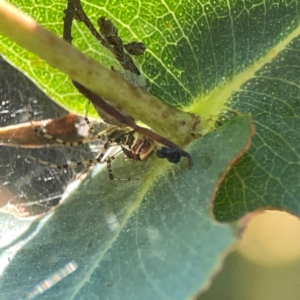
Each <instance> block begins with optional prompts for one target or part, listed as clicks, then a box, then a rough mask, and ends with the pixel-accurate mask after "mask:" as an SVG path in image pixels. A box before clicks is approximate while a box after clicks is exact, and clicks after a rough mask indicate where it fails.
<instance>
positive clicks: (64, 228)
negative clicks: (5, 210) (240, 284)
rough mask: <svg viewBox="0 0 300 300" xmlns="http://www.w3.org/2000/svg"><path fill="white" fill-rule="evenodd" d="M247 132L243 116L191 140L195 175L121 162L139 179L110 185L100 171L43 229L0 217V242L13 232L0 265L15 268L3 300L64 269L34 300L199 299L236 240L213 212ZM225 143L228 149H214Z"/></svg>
mask: <svg viewBox="0 0 300 300" xmlns="http://www.w3.org/2000/svg"><path fill="white" fill-rule="evenodd" d="M251 132H252V122H251V118H250V117H249V116H247V115H245V116H240V117H238V118H236V119H234V120H232V121H230V122H229V123H228V124H227V125H225V126H223V127H222V128H220V129H219V130H217V131H215V132H213V133H211V134H209V135H207V136H205V137H204V138H202V139H199V140H197V141H195V142H194V143H192V144H191V145H190V146H189V147H188V149H187V150H188V151H189V152H190V153H191V155H192V156H193V159H194V165H193V167H192V168H191V169H187V168H186V161H182V162H181V163H180V164H179V165H171V164H169V163H167V162H164V161H162V160H160V159H158V158H155V157H153V158H151V159H149V160H147V161H145V162H140V163H137V162H135V161H133V162H131V163H130V162H124V160H123V159H122V158H121V157H119V159H118V160H117V162H116V163H115V164H114V172H115V174H117V175H118V176H120V177H121V178H126V177H128V176H130V177H136V176H139V177H140V178H143V180H137V181H134V180H133V181H128V182H115V181H110V180H108V176H107V175H108V174H107V170H106V168H105V169H103V168H102V171H101V172H98V173H97V172H93V174H92V176H91V177H89V178H88V179H87V180H86V181H85V182H84V183H83V184H81V185H80V188H79V189H76V190H75V191H74V192H73V193H72V194H71V195H70V197H69V198H68V199H67V200H66V201H65V202H64V203H63V204H61V206H60V207H59V209H56V210H55V211H53V212H52V213H50V214H48V216H47V217H46V218H43V219H41V220H40V222H33V223H31V224H30V223H29V222H28V220H27V219H25V220H23V221H21V220H18V219H16V217H13V216H8V215H6V214H2V215H0V217H1V224H2V225H1V230H4V232H2V233H1V234H2V235H5V232H6V231H7V230H8V227H9V224H14V231H15V233H16V234H15V236H14V238H13V235H11V239H10V241H7V240H5V246H4V244H3V242H4V241H2V251H3V253H2V256H1V258H2V259H3V260H5V259H6V258H7V256H10V260H11V263H10V265H9V266H8V267H7V268H6V270H5V273H4V275H5V276H3V277H2V280H1V295H2V297H4V299H14V298H18V297H19V296H20V295H22V296H24V295H25V296H26V297H29V296H28V295H31V294H30V293H33V291H34V289H35V285H36V284H38V283H39V282H41V281H42V280H43V279H45V278H46V277H47V276H49V274H53V273H55V272H57V271H59V269H60V268H63V267H64V266H65V265H66V264H67V263H68V262H70V261H75V262H76V263H77V265H78V269H77V270H76V271H74V273H73V274H72V275H69V276H68V277H67V278H65V279H64V280H62V281H61V282H60V283H59V284H57V285H56V286H54V287H53V288H52V289H50V290H49V291H48V292H47V293H45V294H43V295H42V296H41V297H40V299H46V298H47V299H49V298H50V299H54V298H56V299H81V298H85V299H92V298H93V297H96V298H98V297H99V295H101V298H111V299H120V298H122V299H141V298H143V299H163V298H171V299H183V298H186V297H188V296H190V295H192V294H196V293H197V292H198V291H199V289H203V288H204V287H205V286H206V284H207V281H208V277H209V275H212V274H213V271H214V270H215V269H216V267H217V266H218V265H219V262H220V260H221V258H222V256H223V252H224V251H226V250H227V249H228V248H229V247H230V246H231V245H232V243H233V242H234V241H235V239H236V235H235V233H234V231H233V230H232V228H231V226H230V225H221V224H218V223H217V222H216V221H214V220H213V219H212V218H211V216H210V210H211V204H212V199H213V196H214V190H215V186H216V185H217V183H218V182H219V180H220V179H221V177H222V175H223V174H224V172H226V171H227V169H228V167H229V166H230V164H231V163H232V161H233V160H234V159H236V158H237V157H238V156H240V154H241V153H242V152H243V151H244V150H245V148H246V147H247V146H248V144H249V136H250V135H251ZM224 143H227V144H228V145H229V147H227V148H226V149H222V148H221V147H219V145H222V144H224ZM17 242H18V243H17ZM24 244H25V245H24ZM20 246H22V250H21V251H19V252H17V253H16V254H15V256H14V257H13V255H14V252H13V250H14V248H15V247H17V248H18V247H20ZM16 273H17V274H18V278H17V280H12V278H14V277H15V274H16ZM50 281H51V280H50ZM52 281H53V280H52Z"/></svg>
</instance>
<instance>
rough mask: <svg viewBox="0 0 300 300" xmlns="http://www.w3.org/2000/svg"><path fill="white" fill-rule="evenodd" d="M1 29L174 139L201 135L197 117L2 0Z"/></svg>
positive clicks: (180, 143) (52, 63)
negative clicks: (107, 65) (84, 52)
mask: <svg viewBox="0 0 300 300" xmlns="http://www.w3.org/2000/svg"><path fill="white" fill-rule="evenodd" d="M0 32H1V33H2V34H4V35H6V36H8V37H9V38H10V39H12V40H13V41H15V42H16V43H17V44H19V45H20V46H22V47H24V48H26V49H27V50H29V51H31V52H34V53H35V54H37V55H38V56H39V57H41V58H42V59H44V60H45V61H46V62H47V63H48V64H49V65H51V66H52V67H54V68H57V69H58V70H60V71H61V72H63V73H65V74H67V75H68V76H70V77H71V78H72V79H73V80H75V81H77V82H79V83H80V84H81V85H83V86H85V87H86V88H88V89H89V90H91V91H92V92H94V93H95V94H97V95H100V96H102V97H103V98H105V99H107V100H109V101H110V102H111V103H113V104H114V105H115V106H116V107H118V108H122V109H123V110H124V111H126V112H128V113H129V114H131V115H132V116H133V117H134V118H136V119H137V120H141V121H142V122H144V123H145V124H147V125H148V126H150V127H151V128H152V129H153V130H154V131H156V132H157V133H159V134H161V135H163V136H164V137H166V138H168V139H171V140H172V141H173V142H175V143H177V144H179V145H181V146H182V145H185V144H186V143H188V142H189V141H191V140H192V138H193V136H195V135H196V136H197V135H199V134H201V131H202V129H203V128H202V126H201V123H200V125H199V124H198V117H197V116H195V115H194V114H190V113H186V112H182V111H180V110H177V109H176V108H174V107H172V106H170V105H168V104H166V103H164V102H163V101H161V100H159V99H158V98H156V97H155V96H153V95H151V94H149V93H148V92H146V91H145V90H144V89H142V88H141V87H137V86H135V85H133V84H131V83H130V82H128V81H126V80H125V79H124V78H123V77H122V76H121V75H119V74H118V73H116V72H115V71H112V70H110V69H108V68H106V67H104V66H102V65H101V64H100V63H98V62H97V61H96V60H94V59H92V58H90V57H88V56H86V55H84V54H83V53H82V52H80V51H79V50H77V49H76V48H74V47H73V46H71V45H70V44H68V43H67V42H65V41H64V40H63V39H61V38H59V37H57V36H56V35H54V34H53V33H52V32H50V31H48V30H46V29H45V28H43V27H41V26H40V25H38V24H37V23H36V22H35V20H33V19H32V18H31V17H30V16H28V15H26V14H24V13H23V12H21V11H20V10H18V9H17V8H16V7H14V6H12V5H11V4H8V3H6V2H5V1H3V0H0Z"/></svg>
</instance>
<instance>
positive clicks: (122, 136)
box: [20, 93, 181, 181]
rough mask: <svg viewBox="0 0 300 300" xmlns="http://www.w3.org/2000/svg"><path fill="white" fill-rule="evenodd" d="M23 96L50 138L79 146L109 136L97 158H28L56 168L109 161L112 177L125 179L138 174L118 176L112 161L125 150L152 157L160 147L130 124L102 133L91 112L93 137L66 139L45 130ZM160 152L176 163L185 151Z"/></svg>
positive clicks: (134, 155) (41, 132) (42, 133)
mask: <svg viewBox="0 0 300 300" xmlns="http://www.w3.org/2000/svg"><path fill="white" fill-rule="evenodd" d="M20 98H21V100H22V102H23V105H24V107H25V109H26V111H27V114H28V118H29V121H30V123H31V126H32V127H33V130H34V132H35V133H36V134H37V135H40V136H43V137H45V138H46V139H49V140H52V141H55V142H57V143H59V144H62V145H65V146H68V147H76V146H79V145H83V144H86V143H90V142H93V141H95V140H99V139H100V140H104V139H106V140H107V141H106V143H105V144H104V145H103V149H102V151H101V152H100V154H99V155H98V157H96V158H95V159H90V160H84V161H78V162H72V163H68V164H61V165H57V164H53V163H50V162H47V161H44V160H41V159H38V158H35V157H33V156H30V155H28V156H27V157H28V158H30V159H32V160H35V161H37V162H39V163H42V164H44V165H48V166H50V167H52V168H56V169H60V170H63V169H68V168H70V167H76V166H81V165H86V166H91V165H96V164H106V166H107V169H108V173H109V179H110V180H124V181H128V180H136V179H138V178H116V177H115V176H114V174H113V171H112V166H111V163H112V161H113V160H114V159H115V158H116V157H117V156H118V155H119V154H121V153H124V154H125V156H126V157H128V158H129V159H133V160H140V161H143V160H146V159H147V158H149V157H150V155H151V154H152V153H153V152H154V151H155V150H156V146H157V143H156V142H155V141H153V140H152V139H150V138H148V137H146V136H143V135H141V134H140V133H138V132H136V131H135V130H133V129H132V128H130V127H129V126H109V127H108V128H107V129H105V130H103V131H101V132H100V133H97V132H96V131H95V130H94V128H93V126H92V125H91V123H90V121H89V119H88V118H87V115H86V117H85V121H86V123H87V124H88V126H89V128H90V130H91V132H92V137H88V138H85V139H82V140H77V141H74V142H71V141H65V140H63V139H60V138H56V137H54V136H52V135H50V134H48V133H47V132H45V131H44V130H43V128H42V127H40V126H35V125H34V121H33V120H32V117H31V114H30V112H29V111H28V108H27V106H26V104H25V103H24V100H23V97H22V94H21V93H20ZM110 149H111V150H112V154H110V153H109V150H110ZM174 152H175V153H174ZM157 156H158V157H160V158H167V159H168V161H170V162H173V163H177V162H179V160H180V158H181V155H180V154H178V153H177V152H176V151H175V150H172V149H169V148H166V147H163V148H162V149H160V150H157Z"/></svg>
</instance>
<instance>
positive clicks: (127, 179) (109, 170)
mask: <svg viewBox="0 0 300 300" xmlns="http://www.w3.org/2000/svg"><path fill="white" fill-rule="evenodd" d="M114 159H115V157H114V156H111V157H108V158H107V159H105V162H106V167H107V170H108V176H109V179H110V180H115V181H130V180H139V178H130V177H128V178H115V175H114V173H113V170H112V166H111V162H112V161H113V160H114Z"/></svg>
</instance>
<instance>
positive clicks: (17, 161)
mask: <svg viewBox="0 0 300 300" xmlns="http://www.w3.org/2000/svg"><path fill="white" fill-rule="evenodd" d="M0 91H1V101H0V126H1V127H2V128H3V127H5V126H9V125H17V124H20V123H24V122H28V121H29V119H28V113H27V111H26V108H24V105H23V104H22V102H21V100H20V94H19V92H21V93H22V97H23V98H24V100H25V101H26V103H28V107H29V110H30V113H32V116H33V118H34V120H45V119H50V118H51V119H53V118H55V119H56V118H59V117H62V116H64V115H66V114H67V113H68V112H67V111H66V110H65V109H64V108H62V107H60V106H59V105H58V104H56V103H54V102H53V101H51V100H50V99H49V98H48V97H47V96H46V95H45V94H44V93H43V92H41V91H40V90H39V89H38V88H37V87H36V86H35V85H34V84H33V83H32V82H31V81H30V80H29V79H28V78H26V77H25V76H24V75H23V74H22V73H20V72H18V71H17V70H16V69H14V68H13V67H12V66H10V65H9V64H7V63H6V62H5V61H4V60H3V59H2V58H0ZM85 125H86V124H85ZM98 144H99V141H98ZM96 150H98V151H99V149H97V148H96V149H95V148H91V145H89V144H85V145H81V146H78V147H66V146H64V145H58V146H52V147H45V148H41V149H23V148H18V147H7V146H5V145H1V146H0V208H5V209H6V210H7V209H8V210H9V211H11V212H14V213H16V214H21V215H36V214H40V213H44V212H47V211H48V210H49V209H51V208H52V207H54V206H56V205H57V204H58V203H59V202H60V201H61V198H62V196H63V193H64V191H65V190H66V188H67V186H68V185H69V184H70V183H71V182H73V181H74V179H75V178H77V177H78V176H79V174H82V173H84V172H86V171H87V170H88V168H87V167H84V166H78V167H76V168H68V169H67V170H65V171H62V170H57V169H53V168H51V167H49V166H45V165H42V164H40V163H38V162H36V161H33V160H31V159H29V158H28V155H31V156H34V157H36V158H38V159H41V160H44V161H49V162H51V163H54V164H65V163H67V162H76V161H82V160H84V159H87V158H94V156H95V151H96Z"/></svg>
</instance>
